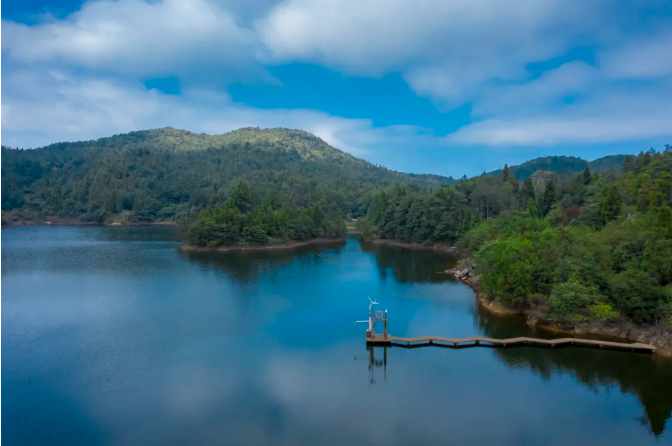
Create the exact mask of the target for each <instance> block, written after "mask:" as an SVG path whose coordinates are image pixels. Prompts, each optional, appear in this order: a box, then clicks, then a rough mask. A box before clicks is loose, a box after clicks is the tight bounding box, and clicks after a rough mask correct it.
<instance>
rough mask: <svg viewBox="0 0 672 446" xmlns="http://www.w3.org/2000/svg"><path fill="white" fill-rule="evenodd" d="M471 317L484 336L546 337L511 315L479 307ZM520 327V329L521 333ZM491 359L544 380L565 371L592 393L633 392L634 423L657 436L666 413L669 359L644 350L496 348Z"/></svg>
mask: <svg viewBox="0 0 672 446" xmlns="http://www.w3.org/2000/svg"><path fill="white" fill-rule="evenodd" d="M475 312H476V313H477V314H475V320H476V321H477V324H478V326H479V328H481V329H482V330H483V331H484V332H485V335H486V336H488V337H492V338H507V337H512V336H532V337H540V338H549V337H552V335H551V334H549V333H545V332H544V331H536V330H533V329H532V328H530V327H527V330H525V329H523V328H521V325H523V324H521V322H520V320H519V319H516V318H508V317H501V316H497V315H493V314H491V313H490V312H488V311H487V310H486V309H484V308H482V307H481V306H480V305H478V306H477V307H476V310H475ZM521 331H526V333H521ZM493 351H494V352H495V354H496V355H497V357H498V358H499V359H500V360H501V361H503V362H504V363H505V364H506V365H507V366H510V367H512V368H524V369H528V370H531V371H533V372H534V373H536V374H538V375H539V376H541V377H542V378H543V379H545V380H549V379H550V378H551V376H552V375H553V374H554V373H555V374H557V373H570V374H571V375H572V376H573V377H574V379H576V380H577V381H578V382H580V383H581V384H583V385H584V386H586V387H589V388H592V389H594V390H595V391H597V390H598V388H599V387H600V386H611V385H618V387H619V388H620V389H621V391H622V392H627V393H631V394H634V395H636V396H637V399H638V400H639V402H640V403H641V405H642V407H643V409H644V412H645V417H643V418H642V419H641V420H640V421H641V422H642V423H643V424H645V425H646V426H647V427H648V428H649V429H650V431H651V432H652V433H653V434H654V435H656V436H660V435H661V434H662V433H663V432H664V431H665V424H666V423H667V420H668V419H669V418H670V415H671V414H672V379H670V377H671V376H672V360H670V359H667V358H660V357H657V356H655V355H654V356H652V355H650V354H645V353H628V352H620V351H610V350H594V349H588V348H571V347H569V348H562V349H544V348H528V347H520V348H497V349H493Z"/></svg>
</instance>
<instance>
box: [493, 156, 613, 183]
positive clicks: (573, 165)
mask: <svg viewBox="0 0 672 446" xmlns="http://www.w3.org/2000/svg"><path fill="white" fill-rule="evenodd" d="M625 157H626V155H609V156H605V157H603V158H599V159H596V160H595V161H586V160H584V159H581V158H577V157H574V156H546V157H541V158H535V159H533V160H530V161H526V162H524V163H523V164H518V165H514V166H508V168H509V170H510V171H511V172H512V173H513V174H514V175H515V176H516V178H517V179H518V180H525V179H527V178H530V177H531V176H532V175H534V173H535V172H537V171H548V172H552V173H554V174H557V175H560V176H567V175H573V174H577V173H580V172H583V171H584V170H585V169H586V167H587V168H589V169H590V171H591V172H597V173H605V172H606V171H608V170H620V169H621V166H622V165H623V162H624V161H625ZM501 174H502V170H501V169H500V170H495V171H493V172H490V173H489V174H488V175H494V176H500V175H501Z"/></svg>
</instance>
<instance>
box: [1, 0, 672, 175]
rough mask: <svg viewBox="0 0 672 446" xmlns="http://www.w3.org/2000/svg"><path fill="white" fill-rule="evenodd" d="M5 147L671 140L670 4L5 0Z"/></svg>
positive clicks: (495, 156)
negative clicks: (249, 135) (161, 135)
mask: <svg viewBox="0 0 672 446" xmlns="http://www.w3.org/2000/svg"><path fill="white" fill-rule="evenodd" d="M1 62H2V66H1V68H2V88H1V92H2V144H4V145H9V146H15V147H24V148H35V147H40V146H43V145H46V144H49V143H53V142H58V141H78V140H87V139H93V138H99V137H103V136H109V135H112V134H118V133H125V132H129V131H133V130H140V129H148V128H158V127H166V126H171V127H175V128H180V129H185V130H190V131H194V132H205V133H210V134H220V133H225V132H228V131H231V130H234V129H236V128H240V127H249V126H253V127H262V128H270V127H286V128H298V129H303V130H307V131H309V132H312V133H314V134H316V135H317V136H319V137H320V138H322V139H323V140H325V141H326V142H328V143H330V144H331V145H333V146H334V147H336V148H338V149H341V150H343V151H346V152H349V153H351V154H353V155H355V156H358V157H362V158H364V159H366V160H368V161H371V162H373V163H376V164H382V165H384V166H387V167H389V168H391V169H395V170H400V171H404V172H416V173H434V174H441V175H452V176H454V177H461V176H462V175H475V174H480V173H481V172H483V171H489V170H493V169H497V168H500V167H502V166H503V165H504V164H505V163H508V164H510V165H511V164H518V163H521V162H523V161H525V160H528V159H532V158H535V157H538V156H548V155H571V156H579V157H582V158H584V159H588V160H592V159H596V158H599V157H602V156H605V155H609V154H615V153H638V152H640V151H641V150H648V149H649V148H651V147H653V148H655V149H659V150H660V149H662V148H663V146H664V145H665V144H667V143H672V2H670V1H669V0H638V1H636V2H633V1H623V0H339V1H336V0H284V1H273V0H151V1H148V0H118V1H111V0H86V1H81V0H49V1H45V0H5V1H3V2H2V61H1Z"/></svg>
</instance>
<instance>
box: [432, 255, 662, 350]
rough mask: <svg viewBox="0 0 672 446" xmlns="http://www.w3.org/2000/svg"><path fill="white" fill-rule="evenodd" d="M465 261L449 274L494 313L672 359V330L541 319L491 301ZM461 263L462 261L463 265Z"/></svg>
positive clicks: (524, 310) (545, 329)
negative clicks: (564, 323)
mask: <svg viewBox="0 0 672 446" xmlns="http://www.w3.org/2000/svg"><path fill="white" fill-rule="evenodd" d="M464 260H465V259H463V260H462V262H458V265H456V266H455V267H453V268H450V269H448V270H446V271H445V273H446V274H450V275H452V276H453V277H455V279H457V280H459V281H460V282H463V283H464V284H466V285H467V286H469V287H470V288H471V289H472V291H473V292H474V294H475V297H476V302H478V304H479V305H480V306H481V307H483V308H484V309H485V310H487V311H488V312H490V313H491V314H494V315H496V316H522V317H525V318H526V319H527V325H529V326H530V327H534V328H537V329H540V330H543V331H546V332H551V333H555V334H561V335H565V336H571V337H576V336H581V335H588V336H600V337H604V338H606V339H613V340H622V341H628V342H640V343H643V344H648V345H652V346H654V347H656V351H655V352H654V354H655V355H659V356H662V357H665V358H670V359H672V332H671V331H670V330H667V329H665V328H663V329H660V327H654V326H637V325H634V324H632V323H627V322H626V323H620V324H619V323H606V324H605V323H600V322H595V321H594V322H585V323H581V324H578V325H576V326H575V327H573V328H571V329H568V328H565V327H561V326H560V325H557V324H554V323H552V322H549V321H545V320H543V319H540V318H539V317H537V316H536V315H534V314H532V312H531V311H530V310H529V309H525V308H520V309H518V308H512V307H510V306H508V305H505V304H503V303H501V302H498V301H494V300H488V299H486V298H485V297H483V294H482V293H481V290H480V286H479V281H478V277H475V276H473V275H471V274H468V275H464V274H463V273H464V270H465V269H466V270H467V271H469V270H470V268H469V267H467V266H466V265H465V264H464V263H465V262H464ZM460 263H462V264H461V265H460ZM606 339H605V340H606Z"/></svg>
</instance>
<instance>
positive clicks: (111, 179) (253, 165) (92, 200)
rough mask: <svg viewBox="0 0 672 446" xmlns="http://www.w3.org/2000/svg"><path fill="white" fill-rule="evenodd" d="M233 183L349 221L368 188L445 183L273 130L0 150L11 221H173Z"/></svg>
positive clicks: (166, 132) (148, 135)
mask: <svg viewBox="0 0 672 446" xmlns="http://www.w3.org/2000/svg"><path fill="white" fill-rule="evenodd" d="M240 181H246V182H248V183H250V185H251V187H252V189H253V190H254V192H255V194H256V195H257V196H260V197H261V196H263V195H265V194H266V193H267V192H269V191H270V190H271V189H272V190H274V191H275V192H274V193H277V194H278V195H279V199H280V200H282V201H286V202H288V203H291V204H292V205H294V206H297V207H302V206H309V205H316V206H323V207H324V206H327V204H329V206H331V207H333V208H336V209H339V210H340V211H341V212H343V214H344V215H353V216H357V215H359V213H361V212H362V209H360V206H361V203H363V201H364V200H363V197H364V196H365V194H366V193H368V191H371V190H372V189H374V188H376V187H381V186H386V185H389V184H394V183H405V184H412V185H415V186H417V187H439V186H443V185H448V184H452V183H454V182H455V180H454V179H453V178H450V177H443V176H439V175H417V174H407V173H403V172H397V171H393V170H390V169H387V168H385V167H382V166H378V165H374V164H372V163H370V162H368V161H366V160H363V159H360V158H356V157H354V156H352V155H350V154H348V153H345V152H343V151H341V150H338V149H336V148H334V147H332V146H330V145H329V144H327V143H326V142H325V141H323V140H322V139H320V138H318V137H317V136H315V135H312V134H310V133H308V132H305V131H302V130H291V129H282V128H276V129H259V128H250V127H248V128H241V129H238V130H235V131H232V132H229V133H225V134H223V135H208V134H203V133H193V132H189V131H186V130H178V129H175V128H171V127H166V128H161V129H152V130H141V131H135V132H130V133H126V134H121V135H114V136H110V137H106V138H100V139H97V140H91V141H81V142H62V143H55V144H51V145H49V146H46V147H42V148H37V149H31V150H17V149H11V148H7V147H2V210H3V211H8V212H11V213H12V214H13V215H12V218H13V219H14V221H45V220H46V218H47V217H50V218H51V217H58V218H60V219H63V220H67V221H73V220H74V221H84V222H99V223H102V222H106V221H107V222H109V221H110V220H115V219H118V218H120V217H119V216H120V214H121V215H124V218H126V217H125V216H126V214H130V215H131V216H132V217H133V218H135V219H137V220H138V221H156V220H174V219H177V218H180V216H185V215H189V216H191V215H192V214H193V212H198V210H200V209H202V208H204V207H207V206H212V205H214V204H216V203H220V202H224V201H225V200H226V198H227V197H228V196H229V195H230V192H231V189H232V187H234V186H235V185H236V184H237V183H238V182H240ZM3 215H4V214H3ZM14 217H16V218H14ZM51 219H53V218H51Z"/></svg>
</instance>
